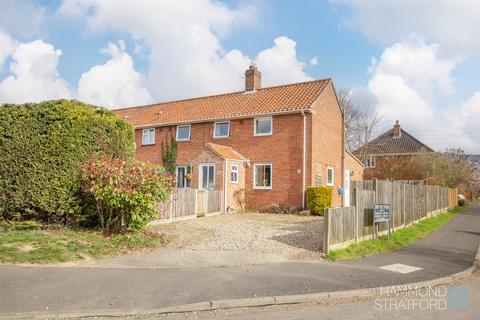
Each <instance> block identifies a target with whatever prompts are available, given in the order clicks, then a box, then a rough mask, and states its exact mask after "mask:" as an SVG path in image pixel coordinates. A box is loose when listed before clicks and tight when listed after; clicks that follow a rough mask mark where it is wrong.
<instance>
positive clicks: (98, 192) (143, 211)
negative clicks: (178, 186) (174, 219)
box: [83, 156, 173, 234]
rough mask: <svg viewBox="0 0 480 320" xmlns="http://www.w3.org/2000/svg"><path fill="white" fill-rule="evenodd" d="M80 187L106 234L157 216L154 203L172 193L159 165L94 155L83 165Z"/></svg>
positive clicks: (130, 227) (170, 184)
mask: <svg viewBox="0 0 480 320" xmlns="http://www.w3.org/2000/svg"><path fill="white" fill-rule="evenodd" d="M83 172H84V179H85V181H84V190H85V191H86V192H87V193H90V194H91V195H92V196H93V198H94V199H95V201H96V204H97V213H98V217H99V220H100V225H101V227H102V230H103V231H104V232H105V233H107V234H109V233H111V232H118V231H121V230H125V229H133V230H138V229H141V228H142V227H143V226H145V225H146V224H147V223H148V222H149V221H150V220H151V219H152V218H154V217H155V216H156V215H157V204H158V202H159V201H166V200H167V199H168V196H169V195H170V193H171V192H172V187H173V180H172V178H171V176H170V175H166V174H165V172H164V170H163V168H162V167H159V166H155V165H152V164H146V163H142V162H137V163H135V164H133V165H131V164H127V163H126V162H125V161H121V160H117V159H113V158H108V157H104V156H101V157H98V158H97V157H94V158H92V159H91V160H90V161H89V162H87V163H86V164H85V165H84V166H83Z"/></svg>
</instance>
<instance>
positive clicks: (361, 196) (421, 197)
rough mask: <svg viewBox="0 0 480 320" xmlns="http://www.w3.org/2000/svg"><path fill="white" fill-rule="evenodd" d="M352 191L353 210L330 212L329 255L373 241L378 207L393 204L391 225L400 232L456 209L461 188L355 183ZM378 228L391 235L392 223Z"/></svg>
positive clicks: (326, 243)
mask: <svg viewBox="0 0 480 320" xmlns="http://www.w3.org/2000/svg"><path fill="white" fill-rule="evenodd" d="M350 190H351V195H350V199H351V204H352V206H351V207H346V208H330V209H327V210H326V213H325V217H324V241H323V252H324V253H325V254H326V253H328V251H329V250H332V249H339V248H343V247H346V246H348V245H349V244H351V243H356V242H359V241H363V240H366V239H371V238H372V237H373V233H374V232H373V231H374V230H373V209H374V207H375V204H390V208H391V211H390V214H391V221H390V226H391V229H392V230H396V229H399V228H403V227H405V226H408V225H411V224H412V223H415V222H417V221H419V220H422V219H425V218H429V217H431V216H434V215H436V214H437V213H439V212H442V211H445V210H447V209H449V208H453V207H454V206H455V205H456V203H457V197H458V191H457V189H451V188H447V187H439V186H429V185H426V184H424V183H423V182H421V181H383V180H368V181H352V182H351V187H350ZM376 227H377V228H378V229H377V232H378V233H377V234H379V235H382V234H385V233H387V232H388V222H380V223H378V225H377V226H376Z"/></svg>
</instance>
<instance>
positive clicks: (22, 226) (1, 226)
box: [0, 220, 45, 232]
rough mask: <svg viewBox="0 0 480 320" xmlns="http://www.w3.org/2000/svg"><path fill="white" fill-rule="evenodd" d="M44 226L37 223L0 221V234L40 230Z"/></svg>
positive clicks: (30, 221)
mask: <svg viewBox="0 0 480 320" xmlns="http://www.w3.org/2000/svg"><path fill="white" fill-rule="evenodd" d="M44 227H45V226H44V225H43V224H41V223H38V222H37V221H32V220H26V221H7V220H0V232H6V231H25V230H41V229H43V228H44Z"/></svg>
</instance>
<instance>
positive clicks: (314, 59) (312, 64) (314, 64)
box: [310, 56, 318, 66]
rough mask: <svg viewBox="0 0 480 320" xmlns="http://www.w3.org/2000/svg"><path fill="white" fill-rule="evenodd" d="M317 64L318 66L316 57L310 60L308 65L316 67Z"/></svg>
mask: <svg viewBox="0 0 480 320" xmlns="http://www.w3.org/2000/svg"><path fill="white" fill-rule="evenodd" d="M317 64H318V57H317V56H315V57H313V58H312V59H310V65H311V66H316V65H317Z"/></svg>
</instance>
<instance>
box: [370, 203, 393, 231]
mask: <svg viewBox="0 0 480 320" xmlns="http://www.w3.org/2000/svg"><path fill="white" fill-rule="evenodd" d="M390 213H391V210H390V205H389V204H376V205H375V208H374V209H373V233H374V237H375V238H376V237H377V236H378V235H377V234H376V230H377V228H376V227H375V224H376V223H377V222H382V221H388V239H389V240H390V221H391V219H390V217H391V214H390Z"/></svg>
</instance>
